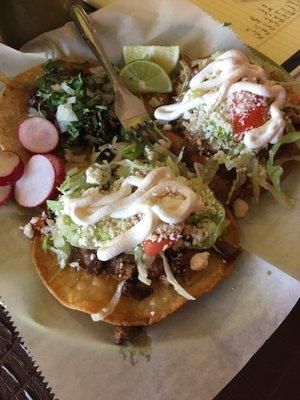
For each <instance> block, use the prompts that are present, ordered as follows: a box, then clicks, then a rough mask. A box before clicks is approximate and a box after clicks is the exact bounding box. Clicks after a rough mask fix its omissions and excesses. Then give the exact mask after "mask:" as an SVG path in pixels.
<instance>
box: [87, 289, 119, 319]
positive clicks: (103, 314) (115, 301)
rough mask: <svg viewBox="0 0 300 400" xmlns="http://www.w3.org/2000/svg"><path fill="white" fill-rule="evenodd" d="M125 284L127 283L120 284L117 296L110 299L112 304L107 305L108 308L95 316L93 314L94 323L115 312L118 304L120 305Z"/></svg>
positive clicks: (116, 292)
mask: <svg viewBox="0 0 300 400" xmlns="http://www.w3.org/2000/svg"><path fill="white" fill-rule="evenodd" d="M124 283H125V281H123V282H120V283H119V284H118V286H117V289H116V291H115V294H114V295H113V297H112V298H111V299H110V302H109V303H108V304H107V306H106V307H104V308H102V310H101V311H99V312H97V313H95V314H91V317H92V320H93V321H102V320H103V319H104V318H106V317H107V316H108V315H109V314H111V313H112V312H113V311H114V309H115V308H116V306H117V304H118V303H119V300H120V297H121V295H122V289H123V286H124Z"/></svg>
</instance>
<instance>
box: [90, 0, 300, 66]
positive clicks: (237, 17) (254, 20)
mask: <svg viewBox="0 0 300 400" xmlns="http://www.w3.org/2000/svg"><path fill="white" fill-rule="evenodd" d="M191 1H192V2H193V3H195V4H197V5H198V6H199V7H201V8H202V9H203V10H205V11H206V12H208V13H209V14H210V15H211V16H212V17H214V18H215V19H217V20H218V21H220V22H221V23H224V24H226V25H229V26H230V27H231V29H233V30H234V31H235V32H236V33H237V34H238V35H239V37H240V38H241V39H242V40H243V41H244V42H245V43H247V44H248V45H249V46H252V47H254V48H255V49H257V50H259V51H260V52H262V53H263V54H265V55H267V56H268V57H270V58H271V59H272V60H274V61H276V62H277V63H278V64H282V63H283V62H285V61H286V60H287V59H289V58H290V57H292V56H293V55H294V54H296V53H297V51H299V45H300V44H299V38H300V23H299V19H300V2H299V1H297V0H268V1H265V0H253V1H245V0H225V1H224V0H213V1H212V0H191ZM86 2H87V3H89V4H91V5H93V6H94V7H101V6H105V5H107V4H109V3H111V2H112V0H86Z"/></svg>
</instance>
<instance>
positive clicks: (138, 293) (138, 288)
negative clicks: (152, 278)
mask: <svg viewBox="0 0 300 400" xmlns="http://www.w3.org/2000/svg"><path fill="white" fill-rule="evenodd" d="M152 293H153V289H152V288H151V287H150V286H148V285H145V284H144V283H143V282H140V281H138V280H137V279H131V280H130V281H126V282H125V284H124V286H123V289H122V295H123V296H131V297H133V298H134V299H135V300H144V299H145V298H146V297H148V296H150V295H151V294H152Z"/></svg>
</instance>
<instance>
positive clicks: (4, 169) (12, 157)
mask: <svg viewBox="0 0 300 400" xmlns="http://www.w3.org/2000/svg"><path fill="white" fill-rule="evenodd" d="M23 172H24V165H23V162H22V160H21V158H20V157H19V156H18V154H16V153H14V152H12V151H6V150H3V151H0V186H6V185H10V184H11V183H15V182H16V181H17V180H18V179H19V178H21V176H22V175H23Z"/></svg>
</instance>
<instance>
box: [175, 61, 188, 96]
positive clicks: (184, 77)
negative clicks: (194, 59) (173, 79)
mask: <svg viewBox="0 0 300 400" xmlns="http://www.w3.org/2000/svg"><path fill="white" fill-rule="evenodd" d="M179 65H180V73H179V77H180V81H181V83H180V86H179V88H178V89H179V90H178V93H177V96H181V95H183V94H184V92H185V91H186V90H187V88H188V85H189V81H190V76H191V68H190V67H189V65H188V64H187V63H186V62H185V61H183V60H179Z"/></svg>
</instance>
